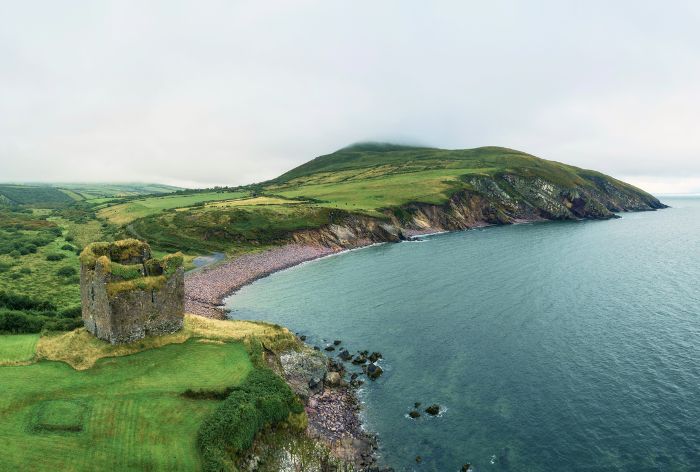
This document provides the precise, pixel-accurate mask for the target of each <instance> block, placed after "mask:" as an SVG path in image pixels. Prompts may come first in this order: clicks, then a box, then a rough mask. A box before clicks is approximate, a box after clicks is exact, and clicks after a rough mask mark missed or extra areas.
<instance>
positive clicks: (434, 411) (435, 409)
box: [425, 403, 440, 416]
mask: <svg viewBox="0 0 700 472" xmlns="http://www.w3.org/2000/svg"><path fill="white" fill-rule="evenodd" d="M425 412H426V413H427V414H429V415H432V416H435V415H438V414H440V405H438V404H437V403H435V404H433V405H430V406H429V407H428V408H426V409H425Z"/></svg>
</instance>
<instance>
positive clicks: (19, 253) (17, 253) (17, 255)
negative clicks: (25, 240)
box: [10, 249, 22, 259]
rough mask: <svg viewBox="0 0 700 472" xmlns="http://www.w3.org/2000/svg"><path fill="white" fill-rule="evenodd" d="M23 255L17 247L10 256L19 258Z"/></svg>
mask: <svg viewBox="0 0 700 472" xmlns="http://www.w3.org/2000/svg"><path fill="white" fill-rule="evenodd" d="M21 255H22V253H21V252H19V251H18V250H17V249H15V250H13V251H11V252H10V256H12V257H14V258H15V259H16V258H18V257H19V256H21Z"/></svg>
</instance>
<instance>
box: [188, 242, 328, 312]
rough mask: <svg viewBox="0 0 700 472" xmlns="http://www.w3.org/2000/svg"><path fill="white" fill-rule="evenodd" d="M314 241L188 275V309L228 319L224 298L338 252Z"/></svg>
mask: <svg viewBox="0 0 700 472" xmlns="http://www.w3.org/2000/svg"><path fill="white" fill-rule="evenodd" d="M339 252H341V250H334V249H331V248H327V247H323V246H314V245H310V244H297V243H292V244H287V245H284V246H280V247H275V248H272V249H268V250H266V251H262V252H257V253H252V254H244V255H242V256H240V257H236V258H234V259H231V260H229V261H226V262H223V263H221V264H217V265H214V266H212V267H203V268H201V269H200V270H197V271H193V272H188V273H187V274H185V311H186V312H187V313H193V314H195V315H199V316H204V317H205V318H215V319H226V312H225V310H224V309H223V302H224V299H225V298H226V297H228V296H230V295H232V294H233V293H234V292H236V291H237V290H239V289H240V288H241V287H243V286H245V285H248V284H250V283H252V282H255V281H256V280H258V279H261V278H263V277H266V276H268V275H270V274H273V273H275V272H278V271H280V270H284V269H288V268H290V267H294V266H296V265H299V264H301V263H303V262H308V261H312V260H315V259H319V258H321V257H325V256H329V255H333V254H337V253H339Z"/></svg>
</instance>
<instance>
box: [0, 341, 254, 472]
mask: <svg viewBox="0 0 700 472" xmlns="http://www.w3.org/2000/svg"><path fill="white" fill-rule="evenodd" d="M20 337H21V338H25V343H28V339H29V338H27V337H25V336H11V337H10V336H2V337H0V356H2V355H8V354H2V353H4V352H8V353H10V355H15V356H16V357H19V356H21V354H19V353H20V352H24V354H22V355H26V353H27V352H28V348H27V347H26V346H24V347H22V348H16V347H14V348H13V347H12V346H11V344H21V343H20V342H19V341H14V340H12V341H8V339H9V338H20ZM34 342H36V338H35V339H34ZM8 343H9V344H8ZM12 353H14V354H12ZM251 369H253V366H252V364H251V361H250V358H249V356H248V353H247V352H246V350H245V348H244V346H243V345H242V344H240V343H226V344H213V343H203V342H199V341H197V340H190V341H187V342H185V343H183V344H171V345H167V346H164V347H161V348H158V349H151V350H147V351H144V352H140V353H138V354H133V355H128V356H123V357H113V358H104V359H100V360H98V361H97V363H96V364H95V366H94V367H92V368H90V369H88V370H83V371H76V370H74V369H73V368H71V367H70V366H68V365H67V364H64V363H61V362H49V361H42V362H39V363H36V364H32V365H26V366H17V367H0V418H1V419H2V420H1V421H0V437H1V438H2V439H3V453H2V454H0V470H36V471H45V470H60V471H83V470H84V471H88V470H152V471H156V470H164V471H176V470H183V471H190V470H197V469H198V468H199V466H200V458H199V455H198V451H197V449H196V444H195V438H196V434H197V429H198V428H199V426H200V423H201V422H202V420H203V419H204V418H205V417H206V416H207V415H209V414H211V413H212V412H213V411H214V410H215V409H216V408H217V406H218V405H219V403H218V402H215V401H207V400H188V399H185V398H183V397H181V396H180V394H181V393H182V392H183V391H185V390H186V389H188V388H191V389H221V388H224V387H227V386H232V385H238V384H240V383H241V382H242V381H243V380H244V379H245V378H246V376H247V375H248V373H249V372H250V371H251Z"/></svg>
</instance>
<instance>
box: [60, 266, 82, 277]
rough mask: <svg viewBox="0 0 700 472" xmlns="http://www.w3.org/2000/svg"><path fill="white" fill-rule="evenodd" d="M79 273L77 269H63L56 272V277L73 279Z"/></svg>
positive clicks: (66, 267) (67, 267)
mask: <svg viewBox="0 0 700 472" xmlns="http://www.w3.org/2000/svg"><path fill="white" fill-rule="evenodd" d="M77 273H78V271H77V270H76V269H75V267H71V266H65V267H61V268H60V269H58V270H57V271H56V275H58V276H59V277H72V276H74V275H76V274H77Z"/></svg>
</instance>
